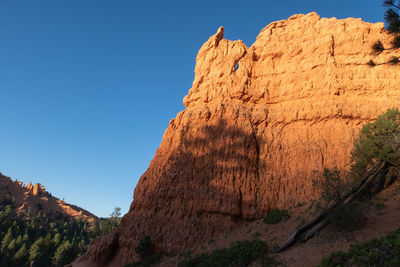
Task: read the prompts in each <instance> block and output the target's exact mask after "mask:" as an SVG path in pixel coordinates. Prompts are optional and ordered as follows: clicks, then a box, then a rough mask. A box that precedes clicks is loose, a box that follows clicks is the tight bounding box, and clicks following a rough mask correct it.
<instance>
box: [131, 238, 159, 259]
mask: <svg viewBox="0 0 400 267" xmlns="http://www.w3.org/2000/svg"><path fill="white" fill-rule="evenodd" d="M135 252H136V253H137V254H138V255H139V256H140V258H141V259H146V258H148V257H150V256H151V255H153V253H154V245H153V243H152V242H151V239H150V236H147V235H146V236H145V237H143V239H142V240H140V242H139V245H138V246H137V247H136V248H135Z"/></svg>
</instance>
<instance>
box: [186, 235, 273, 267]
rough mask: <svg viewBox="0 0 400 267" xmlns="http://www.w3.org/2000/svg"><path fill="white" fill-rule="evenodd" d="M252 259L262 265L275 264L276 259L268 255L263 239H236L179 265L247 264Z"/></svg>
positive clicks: (188, 266) (199, 266) (192, 266)
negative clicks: (227, 245) (230, 244)
mask: <svg viewBox="0 0 400 267" xmlns="http://www.w3.org/2000/svg"><path fill="white" fill-rule="evenodd" d="M254 261H260V263H261V264H262V265H263V266H277V261H276V260H275V259H274V258H272V257H269V256H268V246H267V243H266V242H265V241H261V240H259V239H255V240H252V241H249V240H245V241H238V242H237V243H236V244H234V245H233V246H231V247H230V248H223V249H216V250H214V251H212V252H211V253H209V254H207V253H203V254H200V255H199V256H197V257H195V258H193V259H190V260H188V261H182V262H180V263H179V264H178V266H179V267H214V266H215V267H219V266H248V265H249V264H250V263H252V262H254Z"/></svg>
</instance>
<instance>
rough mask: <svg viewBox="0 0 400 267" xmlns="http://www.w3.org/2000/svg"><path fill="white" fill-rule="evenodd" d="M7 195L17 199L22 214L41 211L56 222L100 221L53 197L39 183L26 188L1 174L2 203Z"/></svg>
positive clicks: (29, 184) (0, 190)
mask: <svg viewBox="0 0 400 267" xmlns="http://www.w3.org/2000/svg"><path fill="white" fill-rule="evenodd" d="M6 195H10V196H11V197H12V198H14V199H15V204H16V207H17V208H18V211H19V212H21V213H28V212H32V213H36V212H39V211H41V212H44V213H47V214H49V215H51V216H54V217H55V218H56V220H57V218H59V220H63V219H64V216H70V217H74V218H78V217H80V216H82V217H84V218H86V219H87V220H88V221H89V222H90V223H95V222H96V221H97V220H98V218H97V216H95V215H94V214H92V213H90V212H88V211H87V210H84V209H82V208H80V207H78V206H75V205H71V204H67V203H65V202H64V201H62V200H60V199H58V198H56V197H54V196H52V195H51V194H50V193H49V192H47V191H46V189H45V188H44V186H43V185H41V184H39V183H37V184H34V185H32V183H28V184H27V185H26V186H25V185H24V184H23V183H22V182H20V181H18V180H15V181H13V180H11V178H9V177H7V176H4V175H2V174H1V173H0V202H2V201H3V200H4V198H5V197H6Z"/></svg>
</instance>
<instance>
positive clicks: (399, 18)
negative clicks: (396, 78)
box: [367, 0, 400, 67]
mask: <svg viewBox="0 0 400 267" xmlns="http://www.w3.org/2000/svg"><path fill="white" fill-rule="evenodd" d="M383 5H384V6H385V7H387V10H386V12H385V15H384V19H385V22H386V30H387V31H388V32H389V33H390V34H392V35H393V39H392V41H391V44H390V47H384V46H383V44H382V42H381V41H379V40H378V41H377V42H375V43H374V44H373V45H372V51H373V53H374V54H375V55H379V54H380V53H382V52H383V51H385V50H393V49H398V48H400V15H399V10H400V0H384V1H383ZM399 63H400V59H399V58H398V57H397V56H393V57H392V58H391V59H390V60H389V61H387V62H383V63H381V64H391V65H397V64H399ZM367 64H368V65H370V66H371V67H374V66H376V65H381V64H376V63H375V62H374V61H372V60H370V61H369V62H368V63H367Z"/></svg>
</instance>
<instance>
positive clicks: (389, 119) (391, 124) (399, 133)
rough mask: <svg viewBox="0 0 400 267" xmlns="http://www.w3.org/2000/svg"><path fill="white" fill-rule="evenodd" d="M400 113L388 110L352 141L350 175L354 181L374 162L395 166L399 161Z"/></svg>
mask: <svg viewBox="0 0 400 267" xmlns="http://www.w3.org/2000/svg"><path fill="white" fill-rule="evenodd" d="M399 140H400V111H399V110H398V109H389V110H388V111H387V112H386V113H384V114H382V115H380V116H379V117H378V118H377V119H376V121H375V122H374V123H367V124H366V125H364V127H363V128H362V129H361V132H360V134H359V136H358V138H357V139H356V140H355V141H354V149H353V151H352V154H351V174H352V177H354V178H355V179H356V180H357V179H359V178H361V177H362V176H363V175H364V174H365V172H366V171H367V168H368V167H369V166H370V165H371V164H372V163H373V162H375V161H381V162H386V163H389V164H392V165H397V163H398V162H397V161H399V159H400V155H399V152H398V150H399V148H400V143H399Z"/></svg>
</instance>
